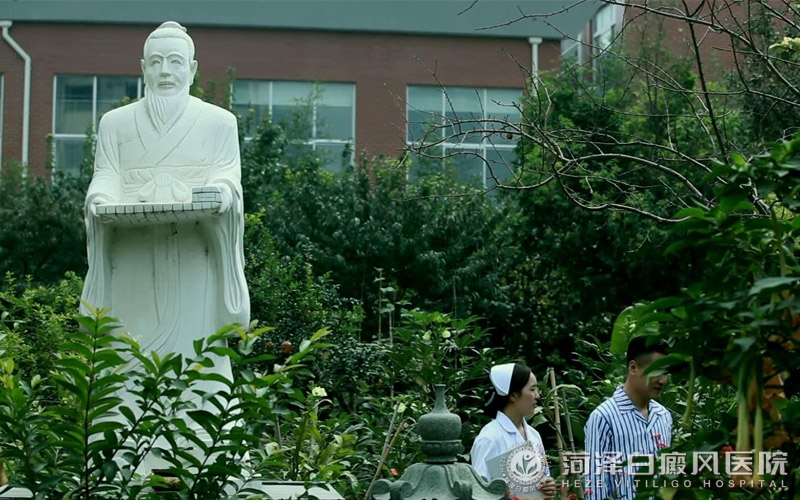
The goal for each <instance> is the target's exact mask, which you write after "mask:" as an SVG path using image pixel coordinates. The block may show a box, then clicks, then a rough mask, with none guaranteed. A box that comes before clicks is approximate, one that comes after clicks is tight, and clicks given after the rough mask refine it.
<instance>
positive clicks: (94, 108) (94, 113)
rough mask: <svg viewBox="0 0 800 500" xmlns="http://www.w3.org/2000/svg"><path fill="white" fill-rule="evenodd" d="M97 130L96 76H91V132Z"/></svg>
mask: <svg viewBox="0 0 800 500" xmlns="http://www.w3.org/2000/svg"><path fill="white" fill-rule="evenodd" d="M96 130H97V76H94V77H93V78H92V133H95V131H96Z"/></svg>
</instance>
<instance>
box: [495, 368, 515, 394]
mask: <svg viewBox="0 0 800 500" xmlns="http://www.w3.org/2000/svg"><path fill="white" fill-rule="evenodd" d="M513 374H514V363H505V364H502V365H495V366H493V367H492V370H491V371H490V372H489V380H491V381H492V385H493V386H494V390H495V391H496V392H497V394H499V395H501V396H508V391H509V389H510V388H511V375H513Z"/></svg>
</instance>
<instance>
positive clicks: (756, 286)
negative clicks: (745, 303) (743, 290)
mask: <svg viewBox="0 0 800 500" xmlns="http://www.w3.org/2000/svg"><path fill="white" fill-rule="evenodd" d="M797 280H798V278H796V277H790V276H785V277H770V278H761V279H760V280H758V281H756V282H755V283H753V286H752V287H750V291H749V292H748V294H749V295H758V294H759V293H761V292H764V291H769V292H774V291H778V290H781V289H784V288H787V287H788V286H789V285H791V284H793V283H795V282H797Z"/></svg>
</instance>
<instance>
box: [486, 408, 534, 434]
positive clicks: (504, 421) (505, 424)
mask: <svg viewBox="0 0 800 500" xmlns="http://www.w3.org/2000/svg"><path fill="white" fill-rule="evenodd" d="M494 419H495V420H497V423H498V424H500V427H501V428H502V429H503V430H504V431H506V432H508V433H509V434H514V433H517V434H519V429H517V426H516V425H515V424H514V422H513V421H511V419H510V418H509V417H508V415H506V414H505V413H503V412H502V410H498V411H497V415H496V416H495V417H494ZM522 425H524V426H525V434H526V435H525V436H522V437H523V438H528V437H530V436H528V434H529V432H528V429H529V428H530V426H529V425H528V422H526V421H525V419H523V420H522Z"/></svg>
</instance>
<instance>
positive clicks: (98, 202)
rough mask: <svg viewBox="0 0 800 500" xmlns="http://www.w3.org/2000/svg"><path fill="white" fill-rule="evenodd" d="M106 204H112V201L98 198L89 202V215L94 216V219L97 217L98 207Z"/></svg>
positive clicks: (102, 197)
mask: <svg viewBox="0 0 800 500" xmlns="http://www.w3.org/2000/svg"><path fill="white" fill-rule="evenodd" d="M106 203H111V199H110V198H106V197H104V196H97V197H95V198H92V199H91V200H89V206H88V207H87V209H88V210H89V213H90V214H91V215H92V217H97V206H98V205H103V204H106Z"/></svg>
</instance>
